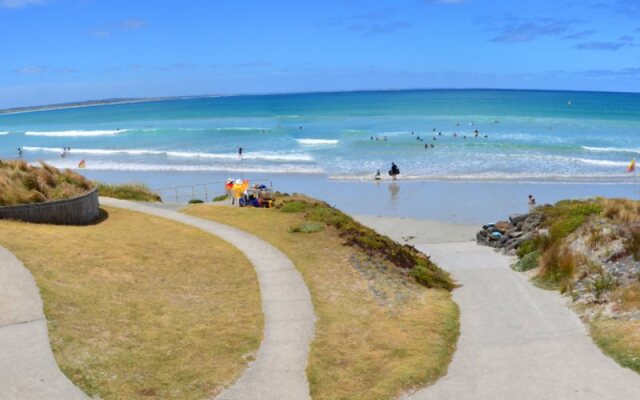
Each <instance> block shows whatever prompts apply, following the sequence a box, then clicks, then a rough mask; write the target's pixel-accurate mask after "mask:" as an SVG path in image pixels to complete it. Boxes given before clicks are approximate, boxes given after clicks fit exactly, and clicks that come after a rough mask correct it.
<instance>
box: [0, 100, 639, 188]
mask: <svg viewBox="0 0 640 400" xmlns="http://www.w3.org/2000/svg"><path fill="white" fill-rule="evenodd" d="M432 145H433V147H432ZM18 147H21V148H22V149H23V158H24V159H26V160H28V161H30V162H35V161H37V160H43V161H45V162H48V163H50V164H52V165H54V166H56V167H64V168H76V167H77V166H78V163H79V162H80V161H81V160H85V162H86V171H87V172H88V173H89V172H90V171H126V172H133V171H137V172H144V171H154V172H171V173H172V174H173V173H179V172H203V173H207V172H211V173H215V174H216V175H218V174H222V175H223V176H229V177H238V176H242V175H246V174H262V175H267V176H277V175H278V174H289V175H291V174H295V175H300V176H304V175H321V176H324V177H327V178H329V179H330V180H336V181H366V180H370V179H371V178H372V176H373V174H374V173H375V172H376V171H377V170H378V169H379V170H380V171H381V172H382V174H383V176H384V177H385V178H388V176H387V174H386V172H387V171H388V169H389V166H390V164H391V162H392V161H393V162H395V163H396V164H398V166H399V167H400V170H401V173H402V175H401V178H402V179H403V180H416V181H421V180H444V181H447V180H453V181H495V182H503V181H507V182H509V181H516V182H522V181H533V182H558V181H560V182H607V183H612V182H629V179H630V178H631V177H630V174H629V173H627V172H626V166H627V165H628V163H629V161H630V160H631V159H632V158H634V157H639V156H640V94H628V93H595V92H560V91H557V92H556V91H517V90H415V91H380V92H344V93H309V94H281V95H280V94H279V95H275V94H274V95H255V96H228V97H201V98H188V99H171V100H163V101H153V102H141V103H128V104H117V105H101V106H90V107H83V108H68V109H59V110H49V111H37V112H26V113H18V114H5V115H0V158H2V159H7V158H17V157H18V153H17V149H18ZM63 147H70V148H71V150H70V151H69V152H68V153H67V154H66V155H65V157H61V153H62V148H63ZM238 147H242V149H243V155H242V157H240V156H239V155H238Z"/></svg>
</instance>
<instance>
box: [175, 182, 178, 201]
mask: <svg viewBox="0 0 640 400" xmlns="http://www.w3.org/2000/svg"><path fill="white" fill-rule="evenodd" d="M175 189H176V203H178V187H177V186H176V187H175Z"/></svg>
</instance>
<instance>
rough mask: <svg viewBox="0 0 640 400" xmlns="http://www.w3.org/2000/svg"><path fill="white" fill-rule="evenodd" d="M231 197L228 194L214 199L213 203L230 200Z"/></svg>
mask: <svg viewBox="0 0 640 400" xmlns="http://www.w3.org/2000/svg"><path fill="white" fill-rule="evenodd" d="M228 198H229V197H228V196H227V195H226V194H221V195H220V196H216V197H214V198H213V200H211V201H213V202H217V201H225V200H226V199H228Z"/></svg>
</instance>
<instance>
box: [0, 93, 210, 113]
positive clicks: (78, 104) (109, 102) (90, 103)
mask: <svg viewBox="0 0 640 400" xmlns="http://www.w3.org/2000/svg"><path fill="white" fill-rule="evenodd" d="M203 97H219V96H215V95H202V96H172V97H132V98H115V99H102V100H86V101H74V102H70V103H58V104H47V105H40V106H26V107H13V108H5V109H3V110H0V115H7V114H22V113H29V112H36V111H54V110H67V109H70V108H84V107H98V106H114V105H118V104H131V103H152V102H158V101H170V100H187V99H197V98H203Z"/></svg>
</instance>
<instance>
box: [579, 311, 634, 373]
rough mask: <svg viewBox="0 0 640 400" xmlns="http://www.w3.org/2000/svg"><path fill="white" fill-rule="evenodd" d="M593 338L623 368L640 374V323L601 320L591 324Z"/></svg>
mask: <svg viewBox="0 0 640 400" xmlns="http://www.w3.org/2000/svg"><path fill="white" fill-rule="evenodd" d="M590 328H591V336H592V337H593V339H594V340H595V342H596V343H597V344H598V346H600V348H601V349H602V350H603V351H604V352H605V353H606V354H608V355H610V356H611V357H612V358H613V359H615V360H616V361H617V362H618V363H619V364H620V365H622V366H623V367H628V368H631V369H633V370H634V371H636V372H638V373H640V321H630V320H617V319H605V318H600V319H596V320H594V321H592V322H591V324H590Z"/></svg>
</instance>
